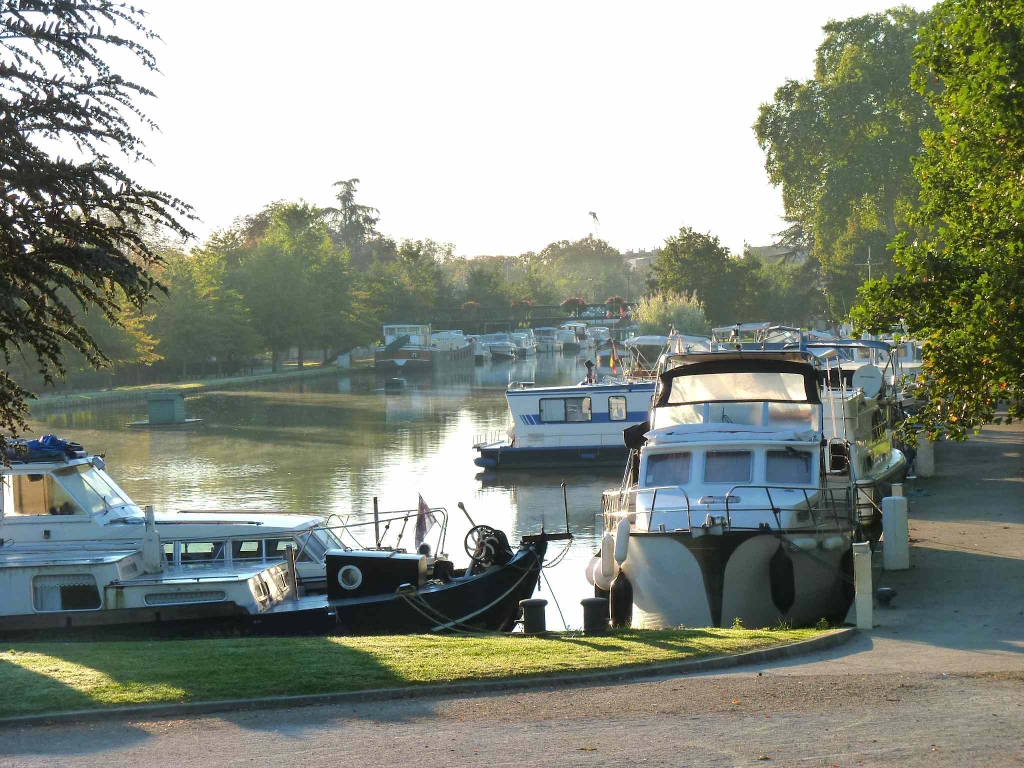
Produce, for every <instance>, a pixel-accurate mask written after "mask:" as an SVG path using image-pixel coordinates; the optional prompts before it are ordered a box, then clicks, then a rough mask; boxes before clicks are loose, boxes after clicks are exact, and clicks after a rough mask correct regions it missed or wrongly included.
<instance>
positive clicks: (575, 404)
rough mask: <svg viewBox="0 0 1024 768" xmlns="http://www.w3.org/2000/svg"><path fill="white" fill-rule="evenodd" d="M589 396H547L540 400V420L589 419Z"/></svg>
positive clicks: (572, 420)
mask: <svg viewBox="0 0 1024 768" xmlns="http://www.w3.org/2000/svg"><path fill="white" fill-rule="evenodd" d="M590 416H591V413H590V398H589V397H566V398H561V397H558V398H554V397H547V398H543V399H542V400H541V401H540V420H541V421H542V422H565V421H571V422H578V421H590Z"/></svg>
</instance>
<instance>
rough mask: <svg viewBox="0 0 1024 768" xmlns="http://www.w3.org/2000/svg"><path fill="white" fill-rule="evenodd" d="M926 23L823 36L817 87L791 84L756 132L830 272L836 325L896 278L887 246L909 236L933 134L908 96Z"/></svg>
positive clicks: (850, 23)
mask: <svg viewBox="0 0 1024 768" xmlns="http://www.w3.org/2000/svg"><path fill="white" fill-rule="evenodd" d="M926 20H927V14H923V13H918V12H916V11H914V10H912V9H910V8H907V7H899V8H894V9H892V10H889V11H886V12H885V13H880V14H870V15H867V16H860V17H857V18H852V19H846V20H845V21H831V22H829V23H828V24H826V25H825V27H824V32H825V39H824V40H823V42H822V43H821V45H820V46H819V47H818V51H817V59H816V62H815V73H814V77H812V78H811V79H809V80H806V81H796V80H789V81H787V82H786V83H785V84H784V85H783V86H781V87H780V88H779V89H778V90H777V91H776V92H775V98H774V100H773V101H772V102H771V103H770V104H763V105H762V106H761V110H760V113H759V116H758V119H757V122H756V123H755V124H754V132H755V133H756V135H757V140H758V143H759V144H760V145H761V148H762V149H763V150H764V152H765V168H766V170H767V171H768V177H769V179H770V180H771V182H772V183H773V184H775V185H777V186H781V187H782V198H783V204H784V206H785V212H786V217H787V219H789V220H790V221H792V222H795V223H797V224H799V226H800V227H801V228H802V230H803V233H804V235H805V237H806V238H807V240H808V242H809V244H810V253H811V256H812V257H814V258H815V259H816V260H817V261H818V262H819V263H820V264H821V268H822V273H823V278H824V287H825V290H826V292H827V295H828V297H829V304H830V309H831V311H832V314H833V317H840V316H845V315H846V314H847V311H848V310H849V307H850V305H851V303H852V299H853V296H854V294H855V292H856V288H857V286H858V285H859V284H860V283H861V282H862V280H863V278H864V277H865V276H866V271H867V268H866V266H865V264H866V261H867V256H868V249H869V247H870V249H871V250H870V253H871V261H872V273H873V275H875V276H877V275H879V274H891V273H892V272H893V265H892V262H891V260H890V258H889V255H888V254H887V252H886V250H885V246H886V244H887V243H888V242H889V241H890V240H891V239H892V238H893V237H895V236H896V235H897V234H898V233H899V232H901V231H907V229H908V227H909V222H908V218H907V217H908V215H909V213H910V211H911V210H912V209H913V208H914V206H915V205H916V203H917V198H918V180H917V177H916V176H915V175H914V172H913V166H912V159H913V158H914V156H915V155H916V154H917V153H918V152H919V151H920V149H921V138H920V133H921V130H922V129H926V128H933V127H935V118H934V115H933V113H932V110H931V108H930V107H929V105H928V102H927V100H926V99H925V98H924V97H923V96H922V95H921V94H920V93H918V92H916V91H915V90H914V89H913V88H911V86H910V73H911V70H912V68H913V66H914V57H913V51H914V47H915V45H916V44H917V34H918V30H919V29H920V27H921V25H922V24H923V23H924V22H925V21H926Z"/></svg>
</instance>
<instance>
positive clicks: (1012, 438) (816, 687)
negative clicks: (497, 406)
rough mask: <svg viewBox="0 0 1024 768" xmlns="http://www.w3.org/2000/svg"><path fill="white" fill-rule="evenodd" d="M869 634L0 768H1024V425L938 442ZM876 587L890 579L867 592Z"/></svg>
mask: <svg viewBox="0 0 1024 768" xmlns="http://www.w3.org/2000/svg"><path fill="white" fill-rule="evenodd" d="M937 448H938V450H937V468H938V471H939V472H940V474H941V476H940V477H936V478H932V479H929V480H922V481H920V482H919V483H918V486H919V487H921V488H923V489H925V490H926V491H927V494H928V495H926V496H920V497H913V498H912V499H911V536H912V537H913V538H914V539H917V541H916V542H915V544H914V549H913V552H912V558H911V562H912V563H913V564H914V568H913V569H912V570H910V571H907V572H902V573H886V574H881V575H880V583H884V584H886V585H888V586H892V587H895V588H896V589H897V590H898V592H899V594H898V596H897V598H896V600H895V601H894V607H893V608H890V609H877V610H876V612H875V622H876V625H877V626H876V628H875V629H874V630H873V631H871V632H867V633H862V634H861V635H860V636H858V637H857V638H855V639H854V640H853V641H852V642H850V643H847V644H845V645H843V646H841V647H840V648H837V649H834V650H832V651H827V652H824V653H821V654H818V655H816V656H812V657H806V658H803V659H795V660H791V661H788V662H781V663H778V664H772V665H764V666H761V667H757V668H751V667H748V668H744V669H741V670H738V671H733V672H729V673H725V674H712V673H709V674H706V675H693V676H687V677H672V678H665V679H661V680H652V681H645V682H638V683H624V684H618V685H608V686H593V687H572V688H563V689H558V690H546V691H535V692H530V693H517V694H505V695H489V696H480V697H475V698H471V697H456V698H450V699H441V700H433V701H428V700H416V701H407V702H389V703H378V704H366V705H363V706H355V707H353V706H347V707H344V708H328V707H312V708H305V709H293V710H285V711H276V712H275V711H268V712H248V713H247V712H240V713H231V714H227V715H222V716H216V717H213V716H210V717H200V718H194V719H188V720H181V721H170V722H167V721H165V722H152V723H132V724H123V723H112V724H110V725H105V724H89V725H80V726H61V727H44V728H25V729H8V730H5V731H0V766H8V765H10V766H15V765H17V766H44V765H45V766H51V765H75V766H102V767H103V768H114V767H115V766H129V765H130V766H136V765H147V764H148V765H182V766H193V765H194V766H203V768H213V767H214V766H236V765H264V764H273V765H276V766H292V765H295V766H299V765H301V766H304V768H319V767H320V766H324V767H327V766H330V767H331V768H337V767H338V766H349V765H357V766H360V768H369V767H370V766H403V765H410V764H413V763H423V764H425V765H439V764H450V765H488V766H504V765H517V766H518V765H524V764H525V765H531V764H552V763H557V764H559V765H587V766H596V765H625V764H641V765H667V766H732V765H801V766H802V765H810V766H819V765H820V766H872V765H900V766H904V765H929V766H936V765H948V766H971V765H979V766H981V765H984V766H1002V765H1015V764H1018V763H1019V764H1022V765H1024V459H1022V451H1024V429H1022V428H1021V427H1019V426H1018V425H1014V426H1012V427H992V428H987V429H986V430H985V431H984V433H983V434H982V436H981V437H979V438H974V439H972V440H971V441H970V442H969V443H967V444H965V445H945V444H943V445H940V446H937ZM876 583H879V582H876Z"/></svg>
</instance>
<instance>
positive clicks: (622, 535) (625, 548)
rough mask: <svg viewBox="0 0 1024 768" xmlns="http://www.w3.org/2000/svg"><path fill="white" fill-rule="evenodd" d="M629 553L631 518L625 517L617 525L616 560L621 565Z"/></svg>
mask: <svg viewBox="0 0 1024 768" xmlns="http://www.w3.org/2000/svg"><path fill="white" fill-rule="evenodd" d="M628 554H629V518H628V517H624V518H622V519H621V520H619V524H618V525H617V526H615V562H616V563H618V564H619V565H620V566H621V565H622V564H623V563H624V562H626V555H628Z"/></svg>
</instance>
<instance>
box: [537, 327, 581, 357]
mask: <svg viewBox="0 0 1024 768" xmlns="http://www.w3.org/2000/svg"><path fill="white" fill-rule="evenodd" d="M557 334H558V329H557V328H550V327H541V328H534V329H533V335H534V337H535V338H536V339H537V351H538V352H561V351H562V341H561V339H559V338H558V335H557ZM573 335H574V336H575V334H573Z"/></svg>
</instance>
